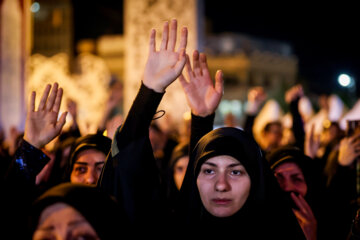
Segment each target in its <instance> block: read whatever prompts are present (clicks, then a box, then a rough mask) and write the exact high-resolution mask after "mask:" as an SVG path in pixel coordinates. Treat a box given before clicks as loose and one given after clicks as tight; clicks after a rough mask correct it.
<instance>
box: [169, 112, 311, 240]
mask: <svg viewBox="0 0 360 240" xmlns="http://www.w3.org/2000/svg"><path fill="white" fill-rule="evenodd" d="M205 119H206V118H205ZM198 120H199V117H198ZM204 121H205V122H208V123H209V122H211V121H209V120H204ZM200 125H201V124H198V125H197V126H200ZM203 126H204V125H203ZM204 129H207V130H209V129H210V127H209V125H208V128H206V127H205V128H203V130H204ZM193 130H194V129H193V128H192V135H193V134H195V135H196V137H193V136H192V138H191V139H196V138H198V137H199V136H201V134H202V133H204V132H205V131H202V133H200V131H199V132H197V131H196V130H194V131H193ZM219 155H230V156H232V157H234V158H236V159H238V160H239V161H240V162H241V163H242V164H243V165H244V167H245V168H246V170H247V172H248V174H249V176H250V179H251V190H250V195H249V197H248V199H247V201H246V202H245V205H244V206H243V207H242V208H241V209H240V210H239V211H238V212H237V213H235V214H234V215H233V216H231V217H227V218H218V217H214V216H212V215H211V214H210V213H208V212H207V211H206V209H205V208H204V206H203V205H202V202H201V199H200V195H199V191H198V189H197V184H196V179H197V174H198V172H199V168H200V166H201V164H202V163H203V162H204V161H206V160H207V159H209V158H211V157H214V156H219ZM180 194H181V196H180V198H179V203H178V204H179V205H178V209H177V212H176V213H177V216H176V218H177V220H178V221H180V222H185V223H186V225H187V228H190V229H191V231H195V233H196V234H206V231H205V229H208V228H211V229H212V230H213V231H211V234H215V233H221V234H225V235H228V236H236V235H238V234H239V236H241V237H243V238H244V239H263V238H264V239H265V238H268V239H273V238H274V239H304V235H303V233H302V231H301V228H300V227H299V225H298V223H297V220H296V218H295V216H294V215H293V213H292V211H291V209H290V206H288V205H287V202H286V200H285V196H284V194H283V193H282V192H281V190H280V188H279V186H278V184H277V182H276V180H275V178H274V176H273V175H272V173H271V171H270V168H269V166H268V165H267V163H266V161H265V159H264V158H263V157H262V154H261V150H260V148H259V147H258V145H257V144H256V143H255V141H254V140H253V139H252V138H251V137H250V136H249V135H247V134H246V133H245V132H244V131H242V130H239V129H236V128H219V129H215V130H213V131H211V132H209V133H208V134H206V135H205V136H203V137H202V138H201V139H200V140H199V141H198V143H197V145H196V146H195V148H194V150H193V151H191V155H190V161H189V165H188V171H187V173H186V176H185V179H184V183H183V186H182V188H181V192H180ZM231 226H233V227H235V228H232V227H231ZM231 229H234V231H231ZM235 229H236V230H235Z"/></svg>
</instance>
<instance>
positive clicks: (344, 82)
mask: <svg viewBox="0 0 360 240" xmlns="http://www.w3.org/2000/svg"><path fill="white" fill-rule="evenodd" d="M338 82H339V84H340V85H341V86H342V87H349V86H350V84H351V77H350V76H349V75H347V74H340V75H339V77H338Z"/></svg>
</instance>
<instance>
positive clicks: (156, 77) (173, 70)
mask: <svg viewBox="0 0 360 240" xmlns="http://www.w3.org/2000/svg"><path fill="white" fill-rule="evenodd" d="M176 32H177V21H176V20H172V21H171V25H170V33H169V24H168V22H166V23H165V24H164V30H163V35H162V41H161V45H160V50H159V51H156V42H155V37H156V31H155V30H154V29H153V30H152V31H151V35H150V47H149V57H148V60H147V63H146V66H145V71H144V79H143V81H144V84H145V85H146V86H147V87H149V88H151V89H153V90H155V91H157V92H164V90H165V89H166V87H167V86H168V85H170V84H171V83H172V82H173V81H175V79H176V78H178V76H179V75H180V74H181V72H182V70H183V68H184V65H185V48H186V44H187V29H186V28H183V29H182V31H181V39H180V46H179V50H178V51H175V50H174V49H175V45H176Z"/></svg>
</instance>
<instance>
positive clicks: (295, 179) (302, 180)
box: [294, 177, 305, 183]
mask: <svg viewBox="0 0 360 240" xmlns="http://www.w3.org/2000/svg"><path fill="white" fill-rule="evenodd" d="M294 182H298V183H303V182H305V181H304V179H302V178H298V177H297V178H294Z"/></svg>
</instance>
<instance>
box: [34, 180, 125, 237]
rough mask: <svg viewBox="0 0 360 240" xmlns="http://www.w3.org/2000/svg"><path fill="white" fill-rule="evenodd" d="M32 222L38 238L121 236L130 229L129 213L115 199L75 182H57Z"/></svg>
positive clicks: (38, 202) (39, 201)
mask: <svg viewBox="0 0 360 240" xmlns="http://www.w3.org/2000/svg"><path fill="white" fill-rule="evenodd" d="M30 223H31V233H32V234H33V238H32V239H35V240H37V239H50V238H51V237H53V236H62V237H63V238H62V239H89V240H95V239H102V240H104V239H120V237H121V236H122V235H124V234H125V231H126V229H127V227H126V225H125V224H126V219H125V215H124V213H123V212H122V211H121V210H120V208H119V206H118V205H117V202H116V201H115V200H114V199H113V198H111V197H110V196H109V195H107V194H105V193H104V192H102V191H100V189H98V188H96V187H95V186H88V185H84V184H74V183H63V184H60V185H57V186H55V187H53V188H51V189H49V190H48V191H47V192H45V193H44V194H43V195H41V196H40V197H39V198H38V199H37V200H36V201H35V203H34V205H33V208H32V215H31V221H30ZM59 226H62V227H64V228H65V229H66V231H62V230H64V228H61V227H60V228H59ZM119 227H121V229H119ZM57 234H58V235H57ZM70 236H71V237H70ZM51 239H52V238H51ZM56 239H58V238H56Z"/></svg>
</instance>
